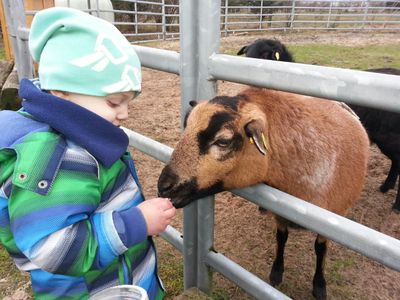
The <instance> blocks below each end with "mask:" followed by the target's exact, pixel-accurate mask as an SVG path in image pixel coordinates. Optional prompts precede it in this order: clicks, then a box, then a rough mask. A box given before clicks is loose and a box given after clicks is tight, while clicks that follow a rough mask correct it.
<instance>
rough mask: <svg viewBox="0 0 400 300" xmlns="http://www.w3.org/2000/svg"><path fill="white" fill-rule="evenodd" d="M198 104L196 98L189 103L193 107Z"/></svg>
mask: <svg viewBox="0 0 400 300" xmlns="http://www.w3.org/2000/svg"><path fill="white" fill-rule="evenodd" d="M197 104H199V102H197V101H196V100H192V101H190V102H189V105H190V106H191V107H195V106H196V105H197Z"/></svg>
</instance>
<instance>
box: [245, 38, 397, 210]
mask: <svg viewBox="0 0 400 300" xmlns="http://www.w3.org/2000/svg"><path fill="white" fill-rule="evenodd" d="M277 53H278V54H277ZM237 54H238V55H240V54H245V55H246V56H247V57H252V58H261V59H269V60H280V61H286V62H294V60H293V58H292V54H291V53H290V52H289V51H288V50H287V49H286V47H285V45H283V44H282V43H281V42H279V41H277V40H268V39H258V40H256V41H254V42H253V43H252V44H250V45H247V46H244V47H242V49H240V50H239V52H238V53H237ZM366 71H368V72H375V73H384V74H391V75H400V69H394V68H379V69H369V70H366ZM399 101H400V99H399ZM399 104H400V102H399ZM349 106H350V107H351V109H352V110H353V111H354V112H355V113H356V114H357V115H358V117H359V118H360V121H361V123H362V124H363V125H364V127H365V129H366V130H367V133H368V136H369V139H370V140H371V142H372V143H375V144H376V145H377V146H378V148H379V149H380V150H381V152H382V153H383V154H384V155H386V156H387V157H388V158H389V159H390V160H391V162H392V165H391V167H390V171H389V174H388V176H387V178H386V180H385V181H384V182H383V183H382V185H381V186H380V188H379V189H380V191H381V192H382V193H385V192H387V191H388V190H389V189H393V188H394V187H395V185H396V181H397V178H398V177H400V114H399V113H395V112H390V111H386V110H380V109H376V108H371V107H365V106H359V105H354V104H349ZM392 208H393V210H394V211H395V212H398V213H399V212H400V182H399V187H398V191H397V196H396V200H395V202H394V204H393V207H392ZM260 210H262V209H261V208H260Z"/></svg>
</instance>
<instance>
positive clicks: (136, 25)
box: [135, 1, 139, 35]
mask: <svg viewBox="0 0 400 300" xmlns="http://www.w3.org/2000/svg"><path fill="white" fill-rule="evenodd" d="M138 32H139V30H138V14H137V2H136V1H135V34H136V35H137V34H138Z"/></svg>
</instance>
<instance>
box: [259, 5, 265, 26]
mask: <svg viewBox="0 0 400 300" xmlns="http://www.w3.org/2000/svg"><path fill="white" fill-rule="evenodd" d="M263 8H264V0H261V3H260V25H259V26H258V29H262V20H263Z"/></svg>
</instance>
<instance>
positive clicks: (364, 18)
mask: <svg viewBox="0 0 400 300" xmlns="http://www.w3.org/2000/svg"><path fill="white" fill-rule="evenodd" d="M363 4H364V5H365V7H364V17H363V22H362V25H361V29H364V27H365V22H366V21H367V15H368V10H369V0H367V1H363Z"/></svg>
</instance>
